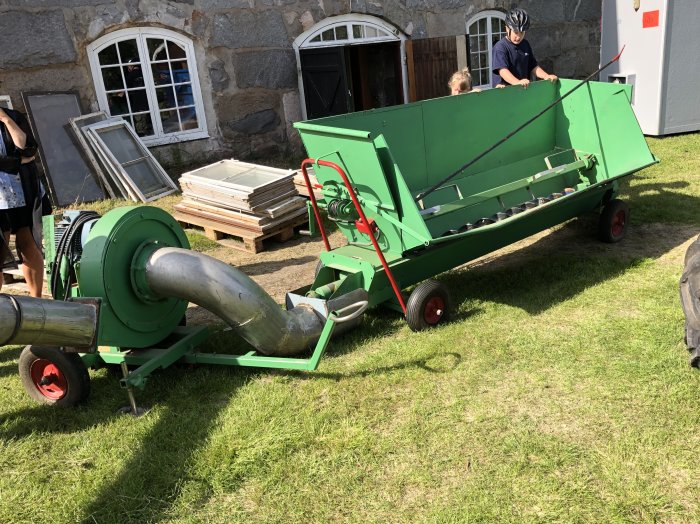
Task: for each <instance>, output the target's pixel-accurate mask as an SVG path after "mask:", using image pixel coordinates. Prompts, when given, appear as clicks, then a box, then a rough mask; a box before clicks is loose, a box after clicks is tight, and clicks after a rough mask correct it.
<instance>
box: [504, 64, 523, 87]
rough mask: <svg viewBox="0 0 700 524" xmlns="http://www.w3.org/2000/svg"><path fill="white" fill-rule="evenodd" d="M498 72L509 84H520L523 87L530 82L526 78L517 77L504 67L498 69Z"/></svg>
mask: <svg viewBox="0 0 700 524" xmlns="http://www.w3.org/2000/svg"><path fill="white" fill-rule="evenodd" d="M498 74H499V75H501V78H502V79H503V80H504V81H506V82H508V83H509V84H510V85H512V86H514V85H521V86H523V87H525V88H527V86H528V84H529V83H530V80H529V79H527V78H522V79H519V78H517V77H516V76H515V75H514V74H513V73H511V72H510V71H509V70H508V69H506V68H505V67H504V68H503V69H499V70H498Z"/></svg>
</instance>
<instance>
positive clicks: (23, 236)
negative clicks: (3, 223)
mask: <svg viewBox="0 0 700 524" xmlns="http://www.w3.org/2000/svg"><path fill="white" fill-rule="evenodd" d="M15 243H16V244H17V250H18V251H19V252H20V253H22V274H23V275H24V280H25V281H26V282H27V287H29V294H30V295H31V296H33V297H37V298H41V291H42V289H43V287H44V257H43V256H42V255H41V251H39V247H38V246H37V245H36V242H34V237H33V236H32V232H31V230H30V229H29V228H28V227H22V228H20V229H18V230H17V233H16V234H15Z"/></svg>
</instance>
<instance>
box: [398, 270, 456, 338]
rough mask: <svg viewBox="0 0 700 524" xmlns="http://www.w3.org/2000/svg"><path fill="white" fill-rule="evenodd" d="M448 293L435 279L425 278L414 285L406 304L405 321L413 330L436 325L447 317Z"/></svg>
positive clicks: (443, 285)
mask: <svg viewBox="0 0 700 524" xmlns="http://www.w3.org/2000/svg"><path fill="white" fill-rule="evenodd" d="M449 312H450V294H449V292H448V291H447V287H446V286H445V284H443V283H442V282H438V281H437V280H426V281H424V282H421V283H420V284H418V285H417V286H416V288H415V289H414V290H413V291H412V292H411V295H410V296H409V297H408V303H407V304H406V322H408V326H409V327H410V328H411V329H412V330H413V331H422V330H423V329H426V328H428V327H432V326H436V325H438V324H439V323H441V322H445V321H446V320H447V319H448V318H449Z"/></svg>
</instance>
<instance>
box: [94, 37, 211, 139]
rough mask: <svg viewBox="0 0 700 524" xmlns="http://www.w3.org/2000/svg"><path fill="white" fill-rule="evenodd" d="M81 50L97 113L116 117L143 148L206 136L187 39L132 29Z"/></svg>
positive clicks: (194, 70) (194, 68)
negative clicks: (85, 52) (86, 59)
mask: <svg viewBox="0 0 700 524" xmlns="http://www.w3.org/2000/svg"><path fill="white" fill-rule="evenodd" d="M87 50H88V56H89V59H90V67H91V69H92V75H93V80H94V82H95V89H96V92H97V101H98V104H99V106H100V109H102V110H103V111H105V112H106V113H108V114H109V115H111V116H121V117H122V118H123V119H124V120H126V121H127V122H128V123H129V124H130V125H131V127H132V128H133V129H134V131H136V134H137V135H138V136H139V137H140V138H141V139H142V141H143V142H144V143H145V144H147V145H158V144H165V143H170V142H180V141H184V140H194V139H196V138H204V137H206V136H208V135H207V132H206V122H205V120H204V109H203V105H202V95H201V91H200V88H199V80H198V76H197V67H196V64H195V59H194V46H193V45H192V41H191V40H190V39H188V38H187V37H185V36H183V35H181V34H180V33H176V32H175V31H170V30H167V29H161V28H154V27H134V28H130V29H122V30H119V31H115V32H113V33H109V34H107V35H105V36H103V37H102V38H100V39H98V40H96V41H95V42H93V43H92V44H90V45H89V46H88V49H87Z"/></svg>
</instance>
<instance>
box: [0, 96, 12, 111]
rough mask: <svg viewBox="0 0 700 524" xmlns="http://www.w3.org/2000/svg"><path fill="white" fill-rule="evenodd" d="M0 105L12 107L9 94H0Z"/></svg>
mask: <svg viewBox="0 0 700 524" xmlns="http://www.w3.org/2000/svg"><path fill="white" fill-rule="evenodd" d="M0 107H5V108H7V109H13V107H12V100H11V99H10V95H0Z"/></svg>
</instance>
